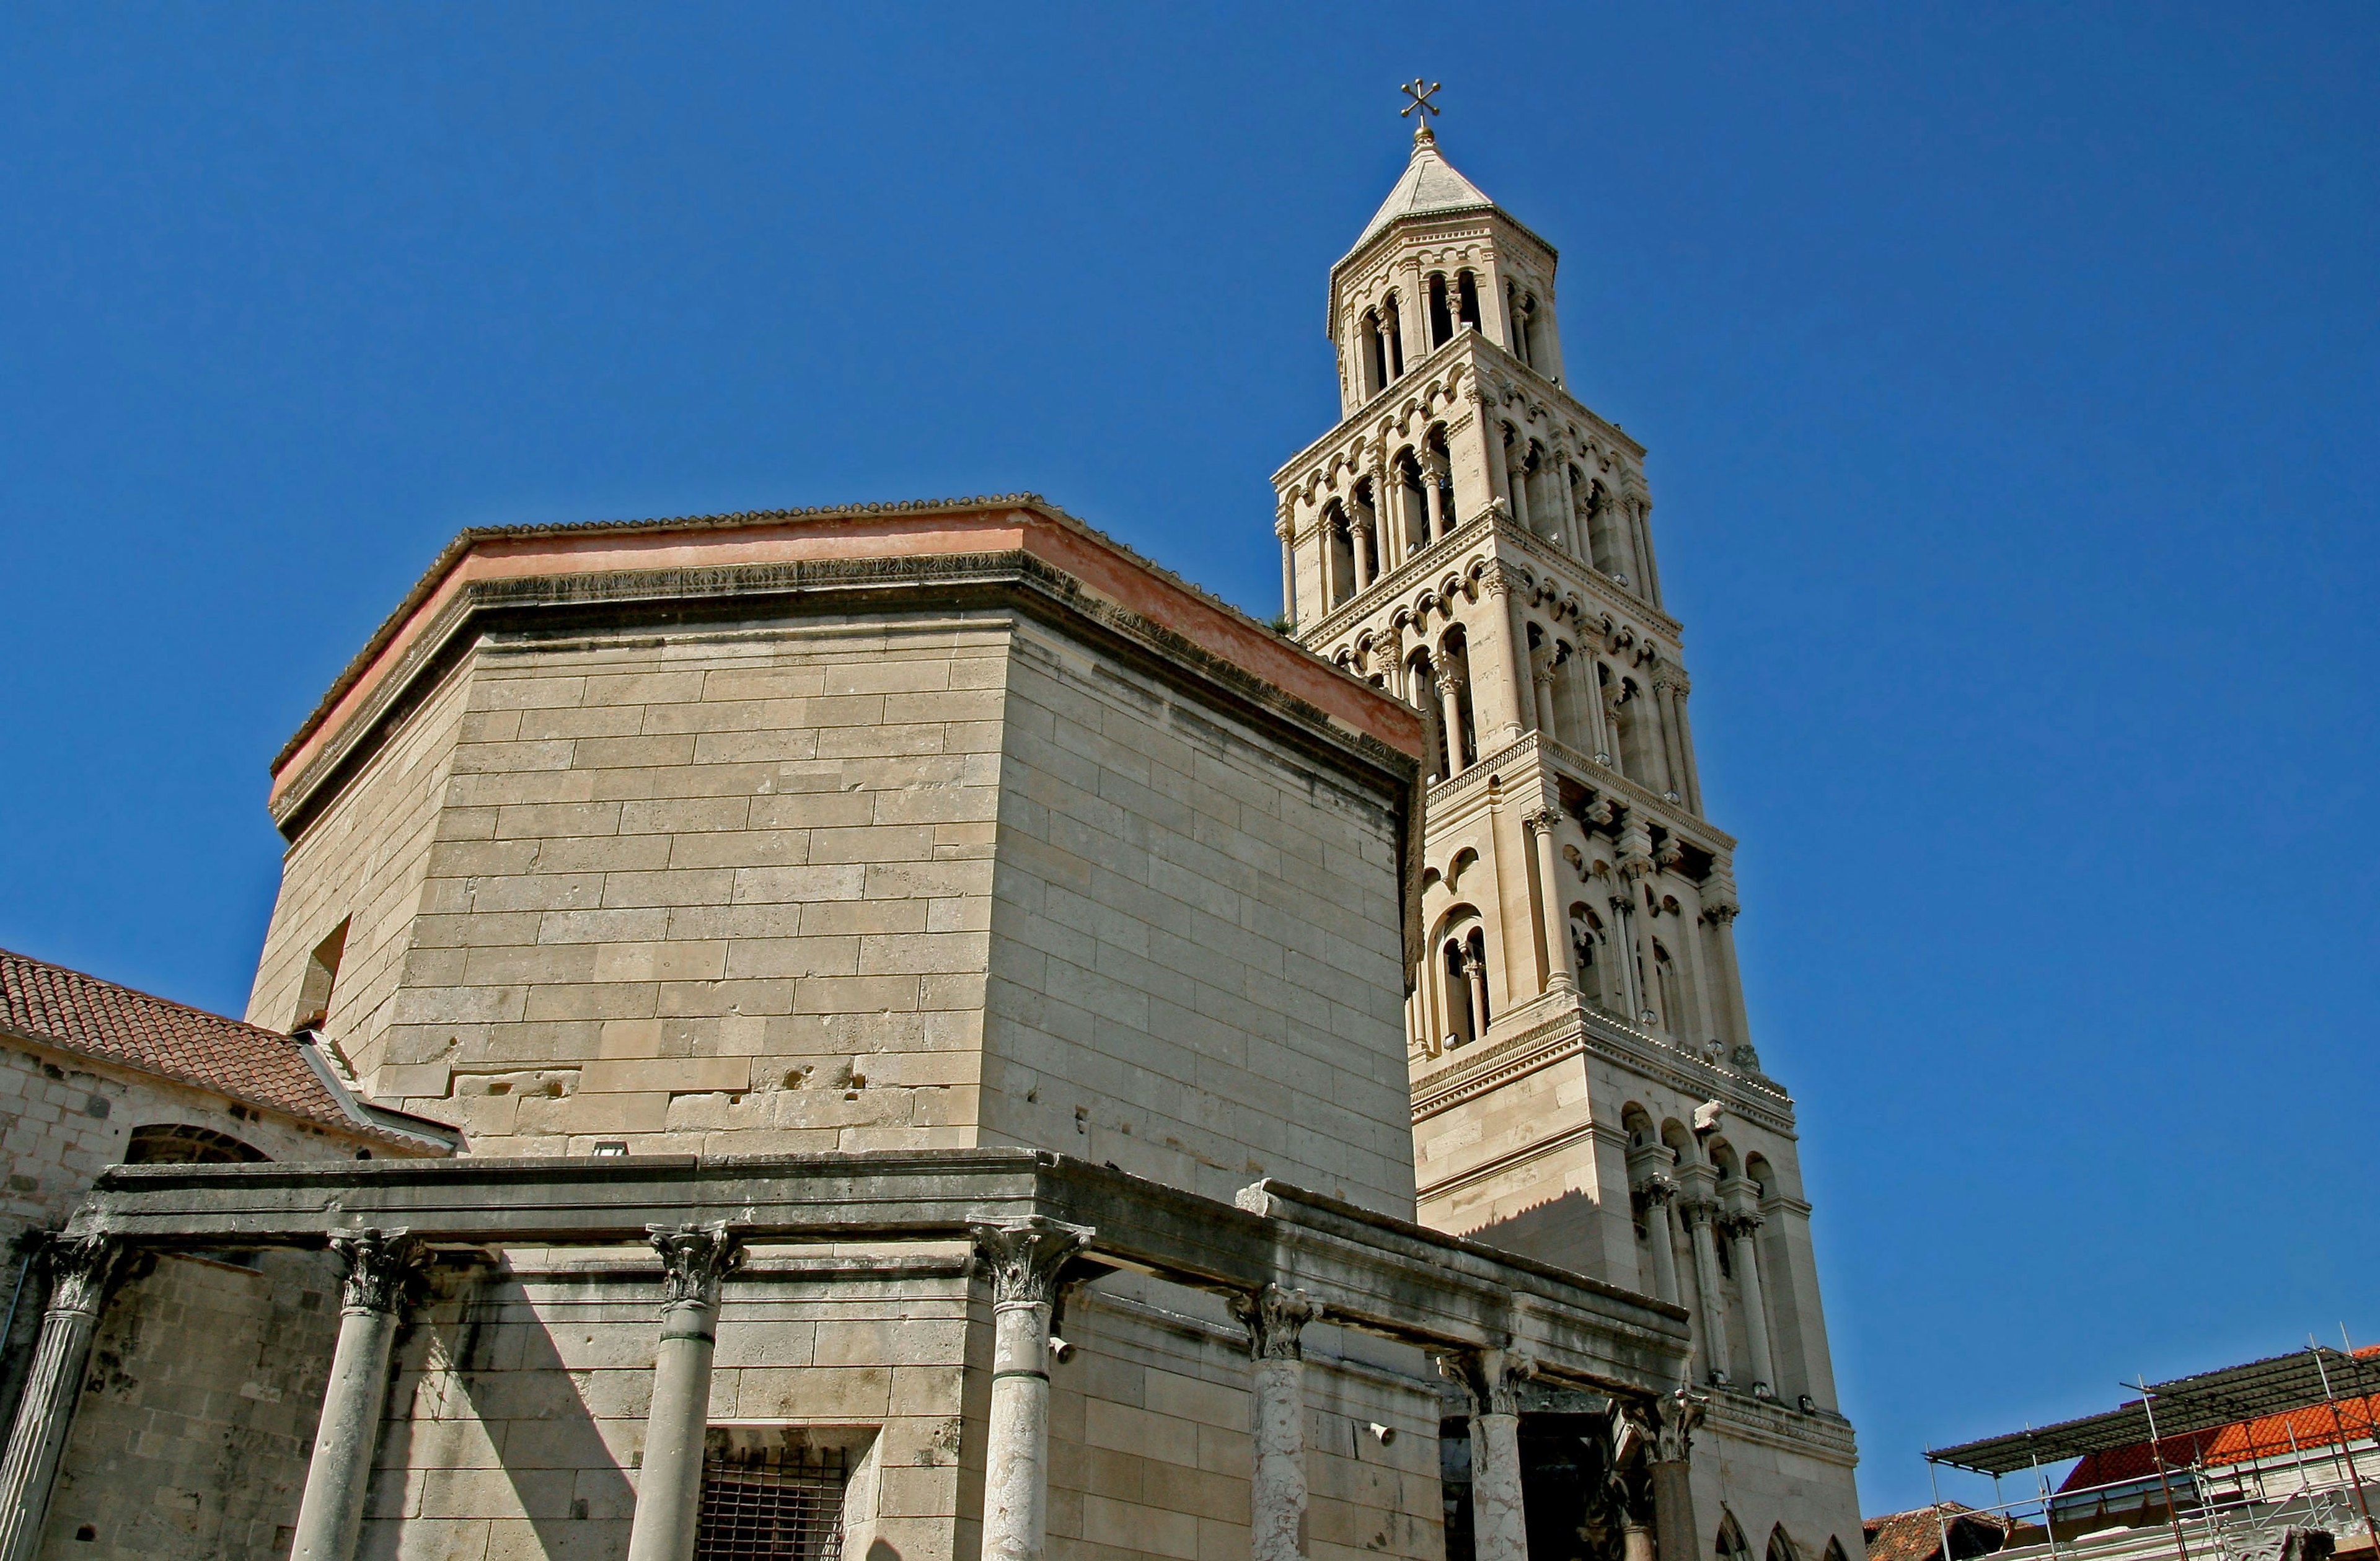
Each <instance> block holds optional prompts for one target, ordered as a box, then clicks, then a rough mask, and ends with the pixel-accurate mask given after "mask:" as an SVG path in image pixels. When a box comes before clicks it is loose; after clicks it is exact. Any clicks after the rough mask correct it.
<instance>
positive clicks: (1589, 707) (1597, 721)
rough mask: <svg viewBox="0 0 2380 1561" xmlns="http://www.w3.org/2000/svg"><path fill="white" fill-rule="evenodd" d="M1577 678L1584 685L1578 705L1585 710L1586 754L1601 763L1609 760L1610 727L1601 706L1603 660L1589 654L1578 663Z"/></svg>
mask: <svg viewBox="0 0 2380 1561" xmlns="http://www.w3.org/2000/svg"><path fill="white" fill-rule="evenodd" d="M1579 680H1580V681H1581V682H1582V683H1584V684H1585V685H1586V687H1585V690H1584V691H1583V693H1582V696H1581V697H1580V699H1579V706H1580V708H1582V709H1584V710H1585V712H1586V756H1587V757H1589V758H1591V759H1594V760H1596V761H1597V762H1598V763H1601V764H1609V763H1610V762H1611V727H1610V724H1609V721H1608V720H1607V719H1606V713H1605V711H1604V708H1603V662H1602V661H1601V660H1600V659H1597V658H1596V657H1593V656H1589V657H1587V658H1585V659H1584V660H1582V661H1581V662H1580V663H1579Z"/></svg>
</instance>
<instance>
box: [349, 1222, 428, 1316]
mask: <svg viewBox="0 0 2380 1561" xmlns="http://www.w3.org/2000/svg"><path fill="white" fill-rule="evenodd" d="M331 1250H332V1251H333V1252H336V1253H338V1254H339V1261H340V1262H341V1263H342V1264H344V1265H346V1271H347V1273H346V1287H345V1292H344V1293H343V1294H342V1296H341V1297H340V1305H341V1309H342V1310H344V1311H347V1312H383V1313H389V1312H395V1311H396V1310H397V1309H398V1308H399V1307H400V1306H402V1305H403V1304H404V1302H405V1291H406V1289H407V1287H408V1286H410V1285H411V1284H412V1283H413V1279H414V1277H415V1276H416V1275H418V1274H419V1273H420V1272H421V1265H423V1264H425V1263H427V1262H429V1261H430V1249H429V1248H427V1247H425V1246H423V1245H422V1244H421V1243H420V1242H419V1241H417V1240H414V1239H413V1238H412V1237H410V1236H408V1235H407V1234H406V1233H405V1232H404V1231H402V1230H354V1231H348V1232H346V1233H345V1234H342V1235H337V1236H334V1237H332V1238H331Z"/></svg>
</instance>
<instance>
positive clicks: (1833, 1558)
mask: <svg viewBox="0 0 2380 1561" xmlns="http://www.w3.org/2000/svg"><path fill="white" fill-rule="evenodd" d="M1826 1561H1851V1557H1850V1556H1848V1555H1844V1554H1843V1542H1842V1541H1840V1540H1839V1539H1837V1538H1835V1536H1834V1535H1832V1534H1828V1536H1827V1557H1826Z"/></svg>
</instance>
